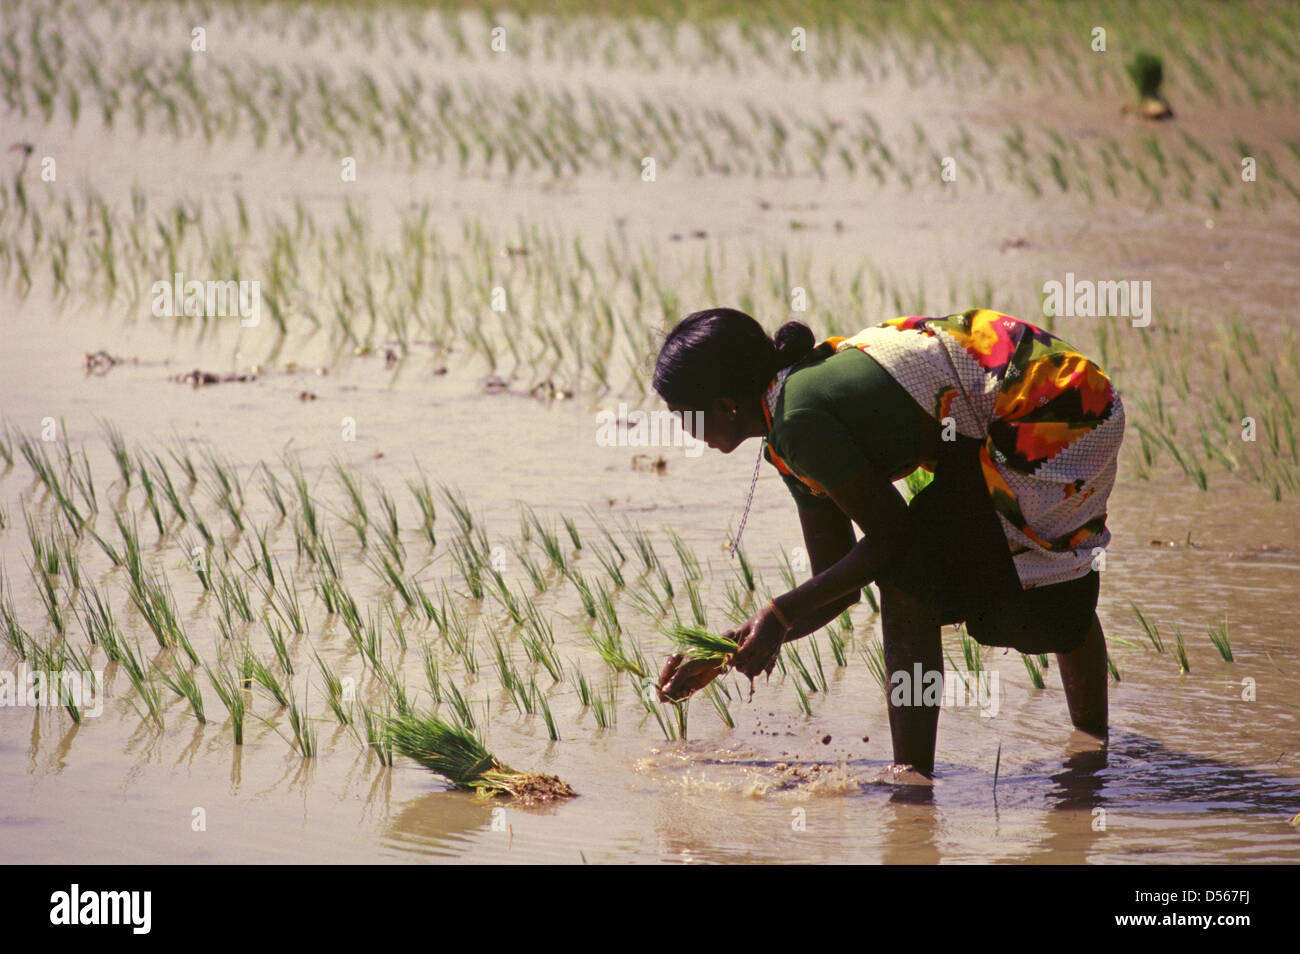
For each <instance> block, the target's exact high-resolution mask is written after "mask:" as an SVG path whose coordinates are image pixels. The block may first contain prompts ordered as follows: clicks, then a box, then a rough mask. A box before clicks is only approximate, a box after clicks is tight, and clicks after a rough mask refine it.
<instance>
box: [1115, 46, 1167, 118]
mask: <svg viewBox="0 0 1300 954" xmlns="http://www.w3.org/2000/svg"><path fill="white" fill-rule="evenodd" d="M1124 69H1125V71H1127V73H1128V76H1129V79H1130V80H1131V81H1132V82H1133V87H1134V89H1135V90H1136V91H1137V94H1138V104H1137V105H1136V106H1127V107H1125V112H1129V113H1136V114H1137V115H1139V116H1141V117H1143V118H1144V119H1170V118H1172V117H1173V115H1174V111H1173V109H1171V108H1170V106H1169V103H1168V101H1167V100H1166V99H1165V98H1164V96H1163V95H1162V94H1161V92H1160V87H1161V86H1162V85H1163V84H1164V72H1165V70H1164V63H1163V61H1162V60H1161V59H1160V57H1159V56H1157V55H1155V54H1154V53H1148V52H1147V51H1146V50H1139V51H1138V52H1137V53H1136V54H1134V56H1133V59H1132V60H1130V61H1129V62H1128V63H1126V64H1125V66H1124Z"/></svg>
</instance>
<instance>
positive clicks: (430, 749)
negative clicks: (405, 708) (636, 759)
mask: <svg viewBox="0 0 1300 954" xmlns="http://www.w3.org/2000/svg"><path fill="white" fill-rule="evenodd" d="M388 737H389V739H390V740H391V742H392V745H393V748H394V749H396V750H397V751H398V752H400V753H401V754H402V755H405V756H406V757H407V758H410V759H414V760H415V761H417V762H419V763H420V764H421V765H423V766H424V767H425V768H427V769H428V770H429V771H431V772H435V773H436V774H438V775H441V776H442V777H443V778H445V779H447V780H448V781H449V782H451V783H452V785H454V786H456V787H457V788H462V789H467V790H473V791H476V792H479V793H480V794H484V795H493V796H495V795H504V796H508V797H510V798H517V799H519V800H520V801H522V802H525V803H531V802H549V801H554V800H556V799H560V798H572V797H573V796H575V795H577V794H578V793H577V792H575V791H574V790H573V789H572V788H570V787H569V786H568V784H567V783H565V782H563V781H562V780H561V779H559V778H557V777H556V776H554V775H542V774H537V773H532V772H517V771H515V770H514V769H512V768H510V767H509V766H506V765H503V764H502V763H501V761H500V760H499V759H497V758H496V756H494V755H493V754H492V753H491V752H489V751H488V750H487V747H486V746H485V745H484V744H483V742H482V741H481V740H480V739H479V737H478V736H477V735H475V734H474V732H473V731H472V730H470V729H468V728H466V727H465V726H464V725H460V724H457V723H451V722H446V721H444V720H443V719H441V718H439V717H438V716H437V715H435V714H434V713H432V712H428V713H422V714H421V713H414V712H412V713H409V714H407V715H399V716H396V717H393V718H390V719H389V720H388Z"/></svg>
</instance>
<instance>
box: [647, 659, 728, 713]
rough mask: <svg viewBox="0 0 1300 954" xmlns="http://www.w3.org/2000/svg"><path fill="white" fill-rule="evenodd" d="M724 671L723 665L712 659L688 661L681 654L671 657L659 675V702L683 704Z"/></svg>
mask: <svg viewBox="0 0 1300 954" xmlns="http://www.w3.org/2000/svg"><path fill="white" fill-rule="evenodd" d="M722 669H723V664H722V663H720V662H716V661H714V660H712V659H687V658H686V657H685V656H683V655H682V654H681V653H675V654H673V655H672V656H669V657H668V661H667V662H666V663H664V668H663V672H661V673H659V684H658V686H657V687H656V688H657V689H658V690H659V701H660V702H681V701H682V700H683V699H685V698H687V697H688V696H690V695H691V694H692V693H694V692H698V691H699V690H701V689H703V688H704V687H705V686H707V685H708V684H709V683H711V682H712V681H713V680H714V679H716V678H717V677H718V675H719V674H720V673H721V672H722Z"/></svg>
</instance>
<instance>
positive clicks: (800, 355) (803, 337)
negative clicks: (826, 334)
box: [772, 321, 817, 370]
mask: <svg viewBox="0 0 1300 954" xmlns="http://www.w3.org/2000/svg"><path fill="white" fill-rule="evenodd" d="M772 341H773V343H774V344H775V345H776V366H777V370H780V369H781V368H788V367H789V366H790V365H792V364H796V363H798V362H799V361H802V360H803V359H804V358H806V357H807V356H808V352H810V351H812V349H813V347H814V346H815V345H816V344H817V340H816V339H815V338H814V337H813V333H812V329H811V328H809V327H808V326H807V325H805V324H804V323H803V322H802V321H787V322H786V323H785V324H783V325H782V326H781V327H780V329H779V330H778V331H777V333H776V337H774V338H773V339H772Z"/></svg>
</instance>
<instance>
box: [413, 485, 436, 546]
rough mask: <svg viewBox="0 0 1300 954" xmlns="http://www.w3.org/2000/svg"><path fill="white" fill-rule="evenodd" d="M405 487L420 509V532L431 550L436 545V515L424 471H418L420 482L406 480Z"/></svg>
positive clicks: (431, 493) (431, 492)
mask: <svg viewBox="0 0 1300 954" xmlns="http://www.w3.org/2000/svg"><path fill="white" fill-rule="evenodd" d="M406 486H407V487H408V488H409V489H410V491H411V496H412V497H414V498H415V502H416V505H417V506H418V507H419V508H420V518H421V522H420V530H421V532H422V533H423V534H424V535H425V536H426V537H427V538H428V540H429V547H430V548H431V549H432V548H434V547H436V546H437V545H438V538H437V535H436V534H435V533H434V522H435V521H436V520H437V516H438V515H437V511H436V510H435V508H434V505H433V491H432V489H431V488H430V487H429V478H427V477H425V476H424V471H420V482H419V483H416V482H415V481H414V480H407V482H406Z"/></svg>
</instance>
